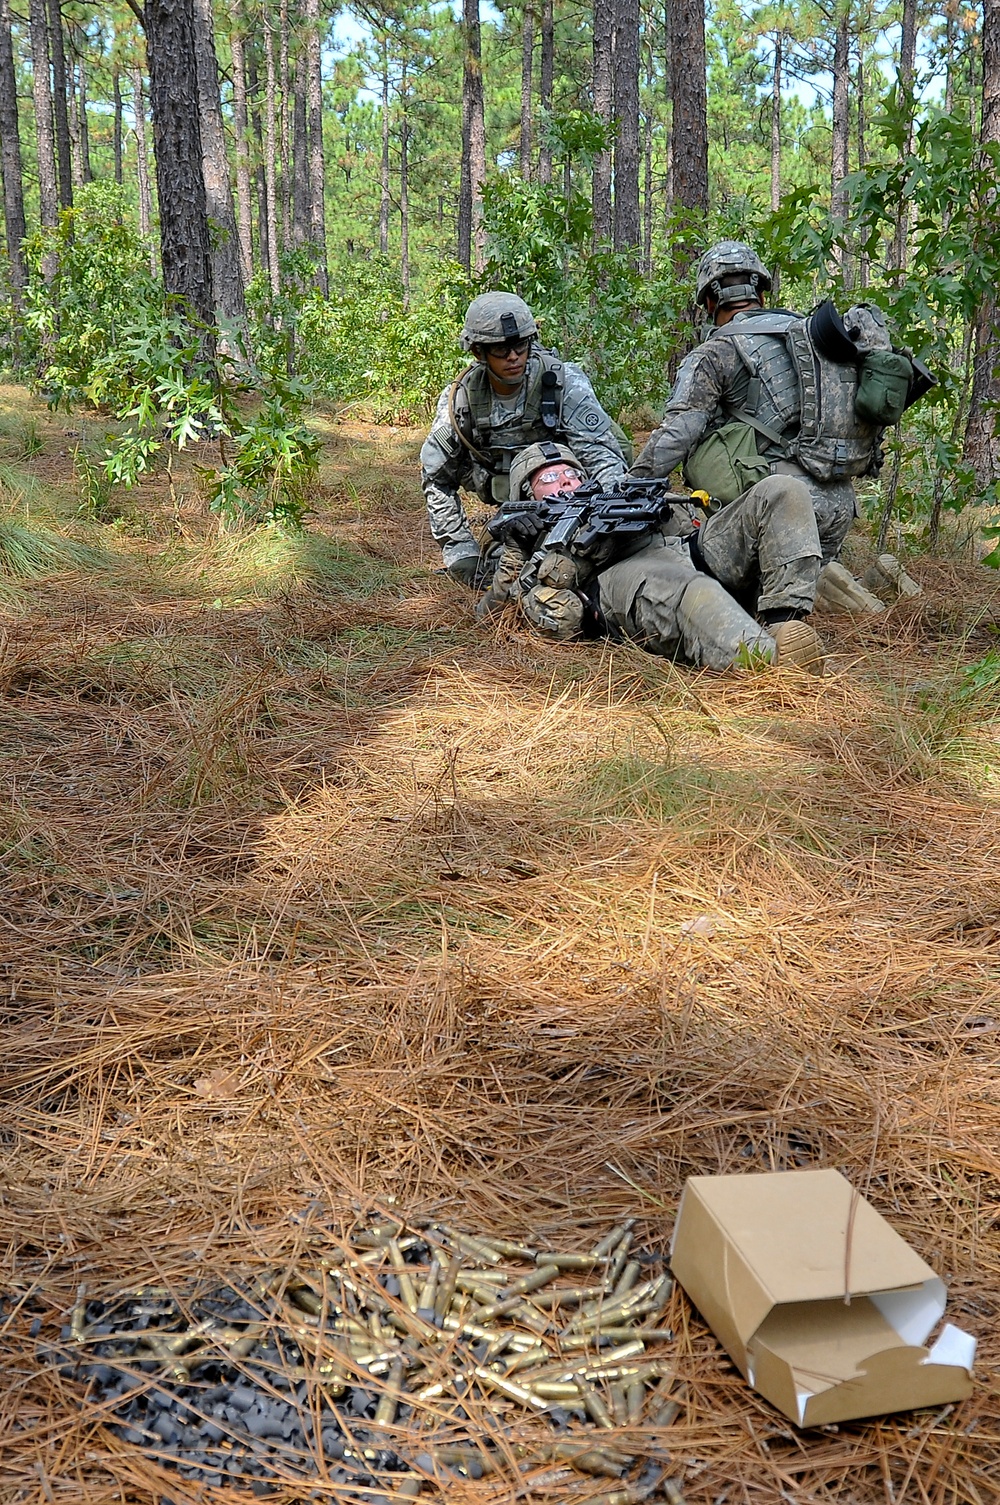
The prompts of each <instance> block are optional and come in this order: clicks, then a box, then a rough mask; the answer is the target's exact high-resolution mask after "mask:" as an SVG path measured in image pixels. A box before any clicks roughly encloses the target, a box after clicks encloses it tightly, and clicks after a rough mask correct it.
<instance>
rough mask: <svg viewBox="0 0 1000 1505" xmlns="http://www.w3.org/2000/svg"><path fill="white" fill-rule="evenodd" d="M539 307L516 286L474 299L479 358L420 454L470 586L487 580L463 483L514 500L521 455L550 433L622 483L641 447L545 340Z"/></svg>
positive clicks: (446, 553)
mask: <svg viewBox="0 0 1000 1505" xmlns="http://www.w3.org/2000/svg"><path fill="white" fill-rule="evenodd" d="M537 335H538V325H537V324H536V323H535V319H534V316H533V314H532V312H531V309H530V308H529V307H528V305H527V304H526V303H525V302H524V301H523V299H521V298H518V297H516V296H515V295H514V294H513V293H500V292H496V293H483V294H482V295H481V296H480V297H478V298H475V299H474V300H473V301H472V303H470V305H469V309H468V312H467V313H466V315H465V324H464V326H463V328H462V334H461V344H462V347H463V349H465V350H468V351H469V352H470V354H471V355H472V356H473V357H474V360H473V364H472V365H471V366H469V367H467V368H466V370H465V371H463V372H462V374H461V375H460V376H459V377H458V378H457V379H456V380H455V381H454V382H452V384H451V385H450V386H449V387H446V388H445V390H444V391H443V392H442V393H441V396H440V397H439V399H438V405H437V412H436V414H435V417H434V422H433V423H432V424H431V430H430V433H429V434H428V435H427V438H426V440H425V441H424V445H423V448H422V449H421V451H420V466H421V478H422V485H423V489H424V495H425V497H426V498H427V515H428V518H429V520H430V525H431V533H432V534H433V535H434V538H435V540H436V541H437V542H438V543H439V544H440V546H441V553H442V556H443V559H444V564H445V567H446V569H447V570H448V573H449V574H450V575H452V576H454V578H455V579H457V580H461V581H462V583H463V584H465V585H470V586H471V585H475V584H477V583H478V582H479V581H480V580H481V578H482V570H483V563H482V559H481V556H480V552H479V545H478V544H477V542H476V540H475V538H474V537H473V535H472V530H471V529H470V527H469V522H468V518H467V517H466V515H465V509H464V507H463V506H462V501H461V498H460V496H459V487H464V488H465V489H466V490H467V491H472V492H475V493H476V494H477V495H478V496H479V497H480V499H481V500H482V501H484V502H486V503H487V505H492V506H497V507H499V506H500V505H501V503H502V502H504V501H505V500H506V499H507V495H508V484H507V475H508V472H509V470H510V466H511V461H512V460H513V459H514V456H515V455H516V454H517V453H518V452H519V451H520V450H522V449H523V448H524V447H525V446H526V445H529V444H532V443H534V442H536V441H538V440H541V439H554V440H561V441H563V442H564V443H566V444H570V445H572V446H573V449H574V451H575V452H576V454H577V455H579V457H580V459H581V460H582V462H583V463H584V464H585V465H586V467H587V470H588V471H589V473H590V474H591V475H592V476H594V478H595V479H596V480H599V481H601V482H604V483H607V482H610V481H615V480H618V479H619V477H621V476H624V475H625V473H626V471H627V470H628V465H629V461H630V460H631V458H632V457H631V452H630V449H629V446H628V441H627V440H626V439H625V436H624V434H623V433H622V431H621V430H620V429H619V428H618V427H617V425H616V424H615V423H614V422H613V421H612V419H611V418H609V416H608V414H607V413H606V412H605V411H604V409H603V408H602V407H601V405H600V403H599V402H598V400H597V398H596V396H595V395H594V389H593V387H592V386H591V385H590V382H589V380H588V379H587V377H586V376H585V375H584V373H583V371H582V370H581V369H580V367H579V366H574V365H573V364H571V362H569V361H563V360H560V359H559V357H558V356H556V355H553V354H552V352H551V351H549V350H546V349H544V348H543V346H542V345H540V344H539V343H538V339H537Z"/></svg>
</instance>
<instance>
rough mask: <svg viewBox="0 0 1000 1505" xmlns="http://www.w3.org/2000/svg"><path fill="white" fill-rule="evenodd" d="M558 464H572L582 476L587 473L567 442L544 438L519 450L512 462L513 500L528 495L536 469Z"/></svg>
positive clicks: (511, 495) (521, 498)
mask: <svg viewBox="0 0 1000 1505" xmlns="http://www.w3.org/2000/svg"><path fill="white" fill-rule="evenodd" d="M557 464H563V465H572V467H573V469H574V470H578V471H579V472H580V474H581V475H582V476H585V475H586V474H587V472H586V470H585V469H584V467H583V466H582V465H581V464H580V462H579V460H578V459H577V458H576V455H574V453H573V451H572V450H571V449H569V448H568V447H567V446H566V445H565V444H553V443H552V441H551V440H549V439H543V440H542V442H541V444H529V445H528V447H527V449H522V450H519V451H518V453H517V454H516V455H515V456H514V458H513V460H512V461H511V464H510V499H511V501H512V502H519V501H522V500H523V499H524V497H526V496H527V495H528V485H529V482H530V481H531V478H532V476H533V475H534V474H535V473H536V471H539V470H542V469H544V467H545V466H546V465H557Z"/></svg>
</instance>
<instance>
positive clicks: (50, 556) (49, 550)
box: [0, 518, 107, 580]
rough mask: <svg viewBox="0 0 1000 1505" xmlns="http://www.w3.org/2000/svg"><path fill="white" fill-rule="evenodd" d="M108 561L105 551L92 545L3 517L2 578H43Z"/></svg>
mask: <svg viewBox="0 0 1000 1505" xmlns="http://www.w3.org/2000/svg"><path fill="white" fill-rule="evenodd" d="M106 563H107V559H106V556H105V555H104V553H103V552H102V550H100V549H95V548H94V547H93V546H92V545H91V544H86V543H81V542H80V541H79V540H78V539H75V538H63V537H62V536H61V535H60V534H59V533H52V532H50V531H49V530H48V529H47V528H28V527H25V526H24V524H23V523H15V522H12V521H11V520H10V518H3V519H0V577H3V576H6V577H7V578H8V579H11V580H40V579H42V578H44V577H45V576H46V575H56V574H59V573H61V572H62V571H63V570H82V569H97V568H102V567H104V566H105V565H106Z"/></svg>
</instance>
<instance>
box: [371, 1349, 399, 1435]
mask: <svg viewBox="0 0 1000 1505" xmlns="http://www.w3.org/2000/svg"><path fill="white" fill-rule="evenodd" d="M402 1386H403V1360H402V1359H401V1358H398V1357H397V1358H395V1359H393V1361H392V1363H391V1364H390V1365H389V1383H388V1385H387V1387H386V1392H385V1394H384V1395H383V1396H381V1397H380V1399H379V1403H378V1405H377V1406H376V1408H375V1425H376V1426H379V1427H391V1426H392V1424H393V1422H394V1421H395V1420H396V1410H397V1407H398V1406H399V1402H400V1398H401V1391H402Z"/></svg>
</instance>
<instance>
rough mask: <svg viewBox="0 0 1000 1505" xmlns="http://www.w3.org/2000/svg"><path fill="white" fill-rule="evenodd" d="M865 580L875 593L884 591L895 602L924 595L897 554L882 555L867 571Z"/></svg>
mask: <svg viewBox="0 0 1000 1505" xmlns="http://www.w3.org/2000/svg"><path fill="white" fill-rule="evenodd" d="M864 579H865V584H866V585H868V586H870V587H871V589H872V590H873V591H882V592H883V593H884V594H885V595H886V596H888V597H890V598H891V599H892V600H893V601H898V600H900V599H901V598H902V597H906V596H919V595H921V594H922V591H921V588H920V586H919V585H918V584H917V582H916V581H915V580H914V579H913V578H912V576H910V575H908V574H907V573H906V571H905V570H904V569H903V566H902V565H901V564H900V562H899V560H898V559H897V558H896V556H895V554H880V555H879V556H878V559H877V560H876V562H875V563H874V564H873V565H872V566H871V568H870V569H868V570H866V571H865V576H864Z"/></svg>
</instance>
